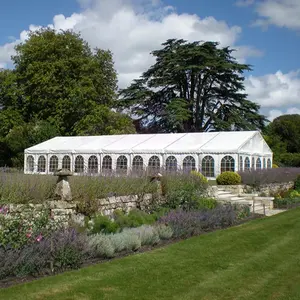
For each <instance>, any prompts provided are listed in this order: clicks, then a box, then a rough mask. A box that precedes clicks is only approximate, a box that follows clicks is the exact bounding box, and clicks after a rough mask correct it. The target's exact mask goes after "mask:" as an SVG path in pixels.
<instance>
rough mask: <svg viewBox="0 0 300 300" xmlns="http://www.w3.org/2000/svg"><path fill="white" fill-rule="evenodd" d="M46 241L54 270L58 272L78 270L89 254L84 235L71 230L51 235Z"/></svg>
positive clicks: (63, 230)
mask: <svg viewBox="0 0 300 300" xmlns="http://www.w3.org/2000/svg"><path fill="white" fill-rule="evenodd" d="M47 241H48V242H49V243H50V247H49V248H50V251H51V254H52V261H53V265H54V268H56V269H59V270H65V269H67V268H72V269H74V268H78V267H79V266H80V265H81V263H82V261H83V260H84V258H85V257H86V256H88V255H89V254H90V248H89V244H88V241H87V237H86V235H84V234H78V233H77V232H76V230H75V229H72V228H69V229H62V230H59V231H57V232H55V233H53V234H52V235H51V236H50V237H49V238H48V239H47Z"/></svg>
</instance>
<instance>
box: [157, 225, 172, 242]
mask: <svg viewBox="0 0 300 300" xmlns="http://www.w3.org/2000/svg"><path fill="white" fill-rule="evenodd" d="M155 229H156V231H157V233H158V236H159V238H160V239H161V240H169V239H171V238H172V236H173V229H172V227H171V226H168V225H165V224H157V225H156V226H155Z"/></svg>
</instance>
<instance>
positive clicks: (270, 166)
mask: <svg viewBox="0 0 300 300" xmlns="http://www.w3.org/2000/svg"><path fill="white" fill-rule="evenodd" d="M267 168H268V169H271V168H272V162H271V159H270V158H268V160H267Z"/></svg>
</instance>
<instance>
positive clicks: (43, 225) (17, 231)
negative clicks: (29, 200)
mask: <svg viewBox="0 0 300 300" xmlns="http://www.w3.org/2000/svg"><path fill="white" fill-rule="evenodd" d="M1 212H2V213H1ZM5 213H6V208H5V207H2V208H1V209H0V227H1V229H0V247H9V248H15V249H16V248H21V247H23V246H25V245H26V244H30V243H35V242H36V241H37V240H41V239H42V238H45V237H47V236H48V235H50V234H51V233H52V232H53V231H55V230H57V229H58V228H59V227H60V224H59V223H58V222H57V221H55V220H53V219H51V218H50V217H49V211H47V210H45V211H43V212H40V213H36V212H34V211H31V212H27V213H26V214H17V215H16V216H10V217H7V216H5Z"/></svg>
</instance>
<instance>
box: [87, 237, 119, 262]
mask: <svg viewBox="0 0 300 300" xmlns="http://www.w3.org/2000/svg"><path fill="white" fill-rule="evenodd" d="M88 243H89V247H90V248H91V251H92V254H93V256H96V257H105V258H111V257H113V256H114V254H115V248H114V245H113V243H112V241H111V239H110V238H109V237H108V236H107V235H104V234H94V235H91V236H89V237H88Z"/></svg>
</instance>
